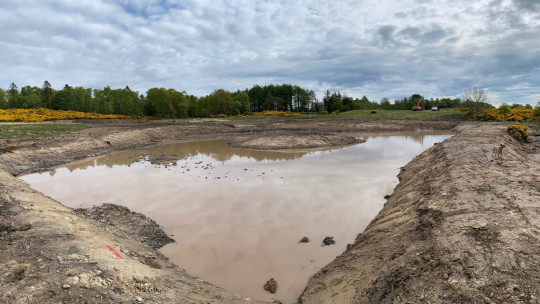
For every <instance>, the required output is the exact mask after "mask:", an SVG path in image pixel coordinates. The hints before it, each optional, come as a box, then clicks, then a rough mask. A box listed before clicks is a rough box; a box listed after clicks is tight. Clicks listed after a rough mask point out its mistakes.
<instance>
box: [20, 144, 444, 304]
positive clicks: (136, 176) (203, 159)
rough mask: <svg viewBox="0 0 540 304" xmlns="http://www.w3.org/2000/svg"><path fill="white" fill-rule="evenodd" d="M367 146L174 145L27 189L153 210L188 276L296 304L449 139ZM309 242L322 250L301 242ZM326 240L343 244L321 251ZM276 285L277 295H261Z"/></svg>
mask: <svg viewBox="0 0 540 304" xmlns="http://www.w3.org/2000/svg"><path fill="white" fill-rule="evenodd" d="M409 135H410V134H409ZM363 137H364V138H365V139H367V142H366V143H364V144H359V145H355V146H351V147H347V148H341V149H335V150H329V151H319V152H311V153H295V154H287V153H276V152H268V151H252V150H245V149H238V148H232V147H229V146H228V145H227V144H226V143H225V142H224V141H204V142H192V143H183V144H174V145H167V146H164V147H161V148H156V149H151V150H147V151H142V150H140V151H131V152H122V153H117V154H113V155H109V156H106V157H103V158H99V159H94V160H91V161H89V162H86V163H85V162H81V163H77V164H73V165H68V166H65V167H61V168H57V169H56V174H55V175H54V176H50V175H49V174H33V175H28V176H24V177H23V179H24V180H26V181H27V182H29V183H30V184H31V185H32V187H34V188H35V189H37V190H39V191H42V192H43V193H45V194H46V195H49V196H51V197H53V198H55V199H57V200H59V201H60V202H62V203H64V204H66V205H68V206H71V207H81V206H83V207H89V206H92V205H97V204H101V203H105V202H107V203H116V204H120V205H124V206H127V207H128V208H130V209H132V210H134V211H137V212H142V213H144V214H146V215H148V216H149V217H151V218H153V219H155V220H156V221H157V222H158V223H160V224H161V225H163V226H164V227H165V231H166V232H167V233H169V234H172V235H174V239H176V240H177V243H176V244H171V245H167V246H165V247H164V248H163V249H162V252H163V253H164V254H165V255H167V256H168V257H169V258H170V259H171V260H172V261H173V262H175V263H176V264H178V265H179V266H180V267H182V268H185V269H187V270H188V271H189V272H190V273H192V274H194V275H197V276H199V277H201V278H203V279H205V280H207V281H210V282H212V283H214V284H217V285H220V286H223V287H225V288H228V289H230V290H234V291H237V292H240V293H243V294H245V295H247V296H251V297H254V298H258V299H262V300H269V301H273V300H276V299H277V300H280V301H282V302H283V303H293V302H295V301H296V299H297V297H298V296H299V295H300V293H301V292H302V290H303V288H304V286H305V284H306V283H307V280H308V279H309V277H310V276H311V275H313V274H314V273H315V272H316V271H317V270H318V269H320V268H321V267H322V266H324V265H325V264H327V263H328V262H330V261H331V260H332V259H333V258H335V256H337V255H339V254H340V253H341V252H342V251H343V250H344V249H345V247H346V245H347V244H348V243H351V242H353V241H354V238H355V237H356V235H357V234H358V233H359V232H361V231H362V230H363V229H364V228H365V227H366V226H367V225H368V223H369V222H370V221H371V220H372V219H373V218H374V217H375V215H376V214H377V213H378V212H379V211H380V209H381V208H382V206H383V204H384V202H385V200H384V199H383V197H384V196H385V195H386V194H390V193H391V192H392V190H393V188H394V187H395V185H396V183H397V178H396V175H397V174H398V172H399V168H400V167H401V166H403V165H405V164H406V163H407V162H409V161H410V160H411V159H412V158H414V157H415V156H416V155H418V154H419V153H420V152H422V151H423V150H425V149H427V148H429V147H431V146H433V144H434V143H436V142H439V141H442V140H444V139H446V138H448V137H449V136H448V135H437V136H434V135H418V134H415V135H414V136H378V137H376V136H367V135H366V136H363ZM163 160H165V161H164V162H162V161H163ZM304 236H307V237H309V238H310V239H311V242H310V243H308V244H299V243H298V241H299V240H300V239H301V238H302V237H304ZM326 236H333V237H334V239H335V240H336V245H333V246H327V247H322V246H321V242H322V240H323V239H324V237H326ZM270 277H273V278H275V279H276V280H277V282H278V284H279V287H278V290H277V293H276V294H275V295H271V294H269V293H267V292H266V291H264V290H263V288H262V286H263V284H264V283H265V282H266V281H267V280H268V279H269V278H270Z"/></svg>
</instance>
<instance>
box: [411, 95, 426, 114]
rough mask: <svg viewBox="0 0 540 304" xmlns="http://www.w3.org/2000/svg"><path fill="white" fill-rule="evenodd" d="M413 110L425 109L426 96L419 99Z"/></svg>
mask: <svg viewBox="0 0 540 304" xmlns="http://www.w3.org/2000/svg"><path fill="white" fill-rule="evenodd" d="M412 110H413V111H422V110H424V98H420V100H418V102H417V103H416V105H414V106H413V107H412Z"/></svg>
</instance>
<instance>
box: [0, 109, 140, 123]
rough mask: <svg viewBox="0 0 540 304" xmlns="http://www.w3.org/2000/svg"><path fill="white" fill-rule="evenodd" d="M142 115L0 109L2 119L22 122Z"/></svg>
mask: <svg viewBox="0 0 540 304" xmlns="http://www.w3.org/2000/svg"><path fill="white" fill-rule="evenodd" d="M138 118H143V119H144V117H140V116H126V115H118V114H97V113H86V112H77V111H63V110H51V109H46V108H39V109H8V110H2V109H0V121H4V122H6V121H20V122H43V121H47V120H68V119H138Z"/></svg>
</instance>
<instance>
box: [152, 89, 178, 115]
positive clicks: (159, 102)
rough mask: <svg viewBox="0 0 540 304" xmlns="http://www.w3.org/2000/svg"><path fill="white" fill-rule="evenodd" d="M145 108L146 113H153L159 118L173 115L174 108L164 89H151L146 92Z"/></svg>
mask: <svg viewBox="0 0 540 304" xmlns="http://www.w3.org/2000/svg"><path fill="white" fill-rule="evenodd" d="M146 103H147V104H148V107H146V108H145V110H147V111H148V112H155V115H157V116H159V117H167V116H169V117H170V116H173V115H174V107H173V104H172V102H171V99H170V98H169V94H168V93H167V90H166V89H165V88H152V89H150V90H148V92H146Z"/></svg>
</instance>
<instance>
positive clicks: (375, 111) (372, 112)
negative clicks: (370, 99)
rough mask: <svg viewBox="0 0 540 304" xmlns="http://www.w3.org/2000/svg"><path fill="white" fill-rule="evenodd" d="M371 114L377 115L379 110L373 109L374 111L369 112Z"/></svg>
mask: <svg viewBox="0 0 540 304" xmlns="http://www.w3.org/2000/svg"><path fill="white" fill-rule="evenodd" d="M369 113H371V114H375V113H377V110H375V109H373V110H371V111H369Z"/></svg>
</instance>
